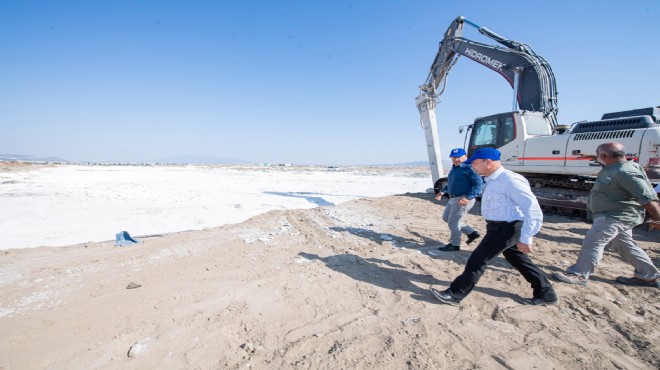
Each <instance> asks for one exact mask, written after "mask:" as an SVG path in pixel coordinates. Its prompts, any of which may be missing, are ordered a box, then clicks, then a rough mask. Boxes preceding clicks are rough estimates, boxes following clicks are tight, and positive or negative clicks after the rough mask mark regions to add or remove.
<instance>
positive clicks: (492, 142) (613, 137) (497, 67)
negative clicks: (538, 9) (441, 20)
mask: <svg viewBox="0 0 660 370" xmlns="http://www.w3.org/2000/svg"><path fill="white" fill-rule="evenodd" d="M466 24H467V25H469V26H472V27H474V28H476V29H478V30H479V33H481V34H482V35H485V36H487V37H489V38H491V39H492V40H495V41H496V42H497V43H499V44H500V45H501V46H496V45H489V44H484V43H480V42H476V41H472V40H469V39H466V38H465V37H463V28H464V26H465V25H466ZM461 56H464V57H466V58H468V59H471V60H473V61H475V62H477V63H479V64H481V65H483V66H485V67H487V68H489V69H491V70H493V71H495V72H497V73H499V74H500V75H501V76H502V77H504V78H505V79H506V80H507V81H508V83H509V84H510V85H511V87H512V88H513V107H512V110H511V111H510V112H504V113H497V114H491V115H488V116H484V117H479V118H477V119H475V120H474V123H473V124H471V125H468V126H467V128H468V130H467V133H466V141H468V145H467V148H465V149H466V151H467V153H468V156H469V155H471V154H472V153H474V151H475V150H477V149H479V148H484V147H493V148H497V149H498V150H499V151H500V152H501V161H502V163H503V164H504V166H505V167H506V168H507V169H509V170H512V171H515V172H518V173H520V174H522V175H524V176H525V177H526V178H527V179H528V180H529V182H530V184H531V185H532V186H533V190H534V192H535V194H536V195H537V198H538V199H539V202H540V203H541V204H542V205H545V206H546V207H556V208H567V209H583V208H584V207H585V204H584V201H585V198H584V197H585V196H586V193H587V191H588V190H589V189H591V187H592V185H593V180H594V178H595V177H596V176H597V174H598V172H599V171H600V168H601V166H600V164H598V163H597V162H595V161H594V158H595V151H596V147H598V145H600V144H602V143H605V142H610V141H617V142H620V143H622V144H623V145H624V146H625V148H626V151H627V153H626V156H627V157H628V159H630V160H634V161H636V162H638V163H640V164H641V165H642V166H643V168H644V170H645V171H646V173H647V175H648V177H649V179H650V180H651V182H652V183H660V107H650V108H641V109H634V110H628V111H621V112H614V113H606V114H604V115H603V116H602V118H601V119H600V120H598V121H591V122H587V121H582V122H577V123H574V124H572V125H560V124H558V121H557V112H558V105H557V88H556V82H555V76H554V74H553V72H552V69H551V68H550V65H549V64H548V62H547V61H546V60H545V59H544V58H542V57H541V56H539V55H537V54H536V53H535V52H534V51H533V50H532V48H531V47H530V46H529V45H526V44H523V43H520V42H517V41H513V40H509V39H507V38H505V37H502V36H500V35H498V34H496V33H495V32H493V31H491V30H489V29H487V28H485V27H480V26H478V25H476V24H474V23H472V22H470V21H468V20H467V19H465V18H464V17H458V18H456V19H454V21H453V22H452V23H451V25H450V26H449V28H448V29H447V31H446V32H445V34H444V38H443V40H442V41H441V42H440V46H439V49H438V53H437V55H436V57H435V59H434V60H433V64H432V65H431V70H430V72H429V75H428V77H427V79H426V82H425V83H424V84H423V85H421V86H420V93H419V95H418V96H417V98H416V104H417V108H418V110H419V113H420V115H421V125H422V128H423V129H424V132H425V136H426V144H427V150H428V155H429V164H430V166H431V174H432V178H433V185H434V189H435V191H436V193H437V192H439V191H440V189H442V187H443V185H444V182H446V175H445V174H444V171H443V166H442V160H441V157H440V144H439V141H438V130H437V126H436V119H435V110H436V106H437V104H438V102H439V98H440V96H441V95H442V93H443V92H444V90H445V88H446V84H447V76H448V74H449V72H450V70H451V68H452V67H453V66H454V64H456V62H457V61H458V59H459V57H461ZM461 129H462V128H461ZM461 132H462V130H461Z"/></svg>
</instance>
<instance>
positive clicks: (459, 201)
mask: <svg viewBox="0 0 660 370" xmlns="http://www.w3.org/2000/svg"><path fill="white" fill-rule="evenodd" d="M469 202H470V201H469V200H468V199H467V198H466V197H461V199H459V200H458V205H459V206H461V207H463V206H465V205H467V204H468V203H469Z"/></svg>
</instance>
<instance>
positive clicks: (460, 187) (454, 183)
mask: <svg viewBox="0 0 660 370" xmlns="http://www.w3.org/2000/svg"><path fill="white" fill-rule="evenodd" d="M483 185H484V181H483V180H482V179H481V176H479V175H478V174H477V173H476V172H474V170H473V169H472V165H467V164H465V165H464V164H461V165H460V166H458V167H456V166H452V167H451V171H449V175H447V193H448V194H449V195H451V196H460V195H462V196H464V197H465V198H467V199H474V197H476V196H477V195H479V194H481V188H482V187H483Z"/></svg>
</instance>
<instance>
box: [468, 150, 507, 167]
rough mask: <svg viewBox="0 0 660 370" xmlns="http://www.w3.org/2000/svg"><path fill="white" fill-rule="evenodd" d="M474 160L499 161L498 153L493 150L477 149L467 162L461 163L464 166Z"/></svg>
mask: <svg viewBox="0 0 660 370" xmlns="http://www.w3.org/2000/svg"><path fill="white" fill-rule="evenodd" d="M475 159H490V160H491V161H499V160H500V151H499V150H497V149H495V148H481V149H477V150H476V151H475V152H474V154H472V156H471V157H470V159H468V160H467V161H465V162H463V163H465V164H470V163H472V161H474V160H475Z"/></svg>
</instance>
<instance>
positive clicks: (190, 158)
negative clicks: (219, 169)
mask: <svg viewBox="0 0 660 370" xmlns="http://www.w3.org/2000/svg"><path fill="white" fill-rule="evenodd" d="M149 163H176V164H244V163H251V162H249V161H244V160H241V159H235V158H222V157H208V156H199V155H180V156H172V157H165V158H158V159H154V160H151V161H149Z"/></svg>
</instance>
